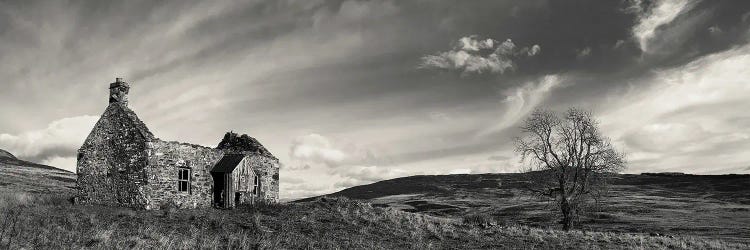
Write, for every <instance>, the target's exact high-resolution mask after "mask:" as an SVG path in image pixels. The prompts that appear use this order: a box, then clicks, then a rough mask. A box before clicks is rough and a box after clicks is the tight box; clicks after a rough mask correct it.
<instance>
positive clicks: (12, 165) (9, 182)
mask: <svg viewBox="0 0 750 250" xmlns="http://www.w3.org/2000/svg"><path fill="white" fill-rule="evenodd" d="M75 184H76V175H75V173H72V172H70V171H66V170H62V169H59V168H55V167H51V166H47V165H42V164H37V163H33V162H28V161H24V160H20V159H17V158H16V157H15V156H13V154H11V153H9V152H7V151H5V150H1V149H0V191H23V192H31V193H70V192H73V190H74V189H75Z"/></svg>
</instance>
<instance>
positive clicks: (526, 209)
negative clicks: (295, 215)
mask: <svg viewBox="0 0 750 250" xmlns="http://www.w3.org/2000/svg"><path fill="white" fill-rule="evenodd" d="M526 181H527V178H526V177H525V175H524V174H516V173H514V174H477V175H439V176H410V177H403V178H397V179H391V180H385V181H380V182H376V183H372V184H369V185H363V186H356V187H351V188H348V189H344V190H342V191H340V192H337V193H333V194H329V195H327V196H328V197H347V198H351V199H358V200H363V201H367V202H370V203H372V205H373V206H375V207H391V208H396V209H399V210H402V211H407V212H415V213H421V214H429V215H434V216H439V217H448V218H461V217H464V218H465V217H467V216H476V215H482V214H486V215H490V216H491V217H492V218H494V219H495V220H497V221H499V223H500V224H504V225H524V226H532V227H540V228H548V227H552V228H557V227H558V225H557V224H556V223H555V222H556V220H558V218H557V211H556V210H554V207H553V206H551V204H550V203H549V202H547V201H544V200H540V199H539V198H537V197H534V196H532V195H531V194H530V193H529V192H527V191H525V189H524V186H525V185H524V183H525V182H526ZM611 184H612V185H611V186H610V190H609V192H608V197H607V199H606V200H604V201H603V202H602V203H601V206H599V207H598V208H597V209H595V210H594V211H593V212H592V213H590V214H588V215H586V216H583V217H582V218H581V219H580V221H579V222H578V224H579V228H581V229H583V230H591V231H605V232H626V233H643V234H650V235H669V236H680V235H684V236H702V237H708V238H720V239H724V240H728V241H734V242H750V228H748V227H747V225H750V192H747V187H749V186H750V175H686V174H675V173H669V174H641V175H632V174H623V175H618V176H616V177H615V178H614V179H613V180H612V182H611ZM315 199H317V197H313V198H308V199H303V200H300V201H310V200H315Z"/></svg>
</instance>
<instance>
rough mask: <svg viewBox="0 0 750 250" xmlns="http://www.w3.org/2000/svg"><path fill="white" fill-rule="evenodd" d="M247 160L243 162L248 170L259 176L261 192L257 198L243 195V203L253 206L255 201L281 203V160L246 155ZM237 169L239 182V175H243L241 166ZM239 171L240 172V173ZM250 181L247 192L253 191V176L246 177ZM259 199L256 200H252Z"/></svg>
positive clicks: (247, 194)
mask: <svg viewBox="0 0 750 250" xmlns="http://www.w3.org/2000/svg"><path fill="white" fill-rule="evenodd" d="M245 155H246V157H245V160H243V161H242V164H244V167H245V168H246V169H252V171H253V173H255V174H258V177H259V179H260V190H259V191H260V192H258V195H257V197H256V196H252V195H250V194H249V193H246V194H243V195H242V203H249V204H252V203H254V202H255V201H264V202H273V203H276V202H279V160H278V159H276V158H273V157H268V156H265V155H261V154H257V153H248V152H246V153H245ZM237 168H238V169H235V171H234V172H233V174H235V180H238V177H239V176H238V175H239V174H241V173H242V171H241V169H239V168H240V166H238V167H237ZM238 170H239V171H238ZM246 178H247V179H248V181H247V182H246V183H247V184H248V188H247V189H246V191H247V192H251V191H252V175H250V176H247V177H246ZM254 198H257V199H256V200H251V199H254Z"/></svg>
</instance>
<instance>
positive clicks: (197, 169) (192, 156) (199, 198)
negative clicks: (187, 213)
mask: <svg viewBox="0 0 750 250" xmlns="http://www.w3.org/2000/svg"><path fill="white" fill-rule="evenodd" d="M148 152H149V153H148V155H149V157H148V162H149V166H148V167H147V176H148V177H147V180H148V186H147V187H146V188H145V190H146V191H145V193H146V198H147V200H148V205H147V209H160V208H164V207H167V206H174V207H177V208H196V207H210V206H211V205H212V202H213V179H212V177H211V172H210V171H211V169H212V168H213V166H214V164H216V162H218V161H219V160H220V159H221V157H222V155H223V153H222V152H221V151H219V150H216V149H212V148H208V147H203V146H199V145H192V144H187V143H179V142H165V141H162V140H158V139H157V140H154V141H153V142H152V143H151V144H150V145H149V150H148ZM180 167H187V168H189V169H190V178H191V181H190V189H189V191H188V192H181V191H178V184H177V183H178V169H179V168H180Z"/></svg>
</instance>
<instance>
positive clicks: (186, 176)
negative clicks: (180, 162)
mask: <svg viewBox="0 0 750 250" xmlns="http://www.w3.org/2000/svg"><path fill="white" fill-rule="evenodd" d="M191 174H192V170H191V169H190V168H188V167H177V192H181V193H188V194H192V190H191V188H190V184H191V183H190V182H191V179H192V178H190V175H191Z"/></svg>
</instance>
